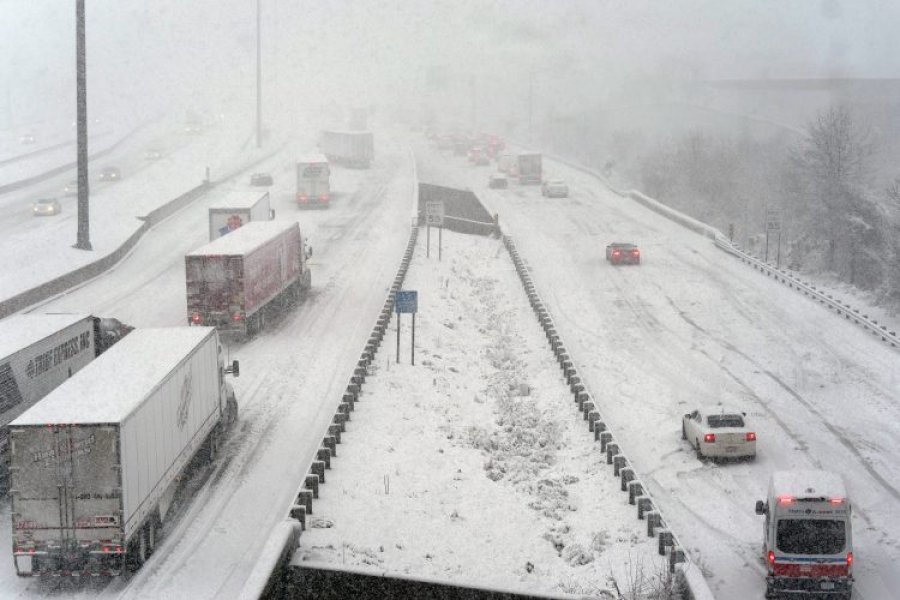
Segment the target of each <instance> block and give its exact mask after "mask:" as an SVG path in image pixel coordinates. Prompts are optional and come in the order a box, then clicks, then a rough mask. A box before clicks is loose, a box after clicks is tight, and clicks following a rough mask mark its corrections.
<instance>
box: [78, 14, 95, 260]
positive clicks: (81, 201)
mask: <svg viewBox="0 0 900 600" xmlns="http://www.w3.org/2000/svg"><path fill="white" fill-rule="evenodd" d="M84 37H85V36H84V0H76V2H75V74H76V76H75V79H76V90H75V106H76V113H77V114H76V125H77V129H78V134H77V135H78V151H77V152H78V159H77V163H78V237H77V240H76V241H75V246H74V247H75V248H77V249H78V250H92V249H93V248H91V227H90V213H89V211H88V199H89V195H88V191H89V190H88V148H87V69H86V66H85V39H84Z"/></svg>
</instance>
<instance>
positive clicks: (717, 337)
mask: <svg viewBox="0 0 900 600" xmlns="http://www.w3.org/2000/svg"><path fill="white" fill-rule="evenodd" d="M559 168H560V169H561V170H562V167H559ZM450 170H451V171H452V170H453V169H450ZM457 171H458V172H457V173H455V174H454V175H453V176H455V177H456V178H457V180H459V181H461V182H463V183H464V184H467V185H472V186H473V187H475V186H477V183H478V182H477V181H474V180H472V179H470V178H468V176H469V175H470V173H468V172H467V170H465V169H457ZM569 178H570V180H571V181H573V182H576V184H579V183H581V184H582V185H583V184H584V179H585V176H584V175H582V174H579V173H571V174H569ZM587 184H588V185H587V186H586V187H587V188H588V190H589V191H590V185H589V182H587ZM476 189H477V188H476ZM483 193H485V194H486V195H487V196H489V197H490V200H491V202H493V203H495V206H497V207H499V212H500V214H501V223H506V224H507V225H509V229H511V230H512V232H513V234H514V236H515V238H516V240H517V244H518V245H519V247H520V249H522V250H524V251H525V256H526V257H527V258H528V260H529V262H530V263H531V264H532V270H533V272H534V274H535V277H536V280H537V281H538V284H539V285H540V289H541V290H542V293H543V294H544V295H545V296H547V290H552V292H551V295H552V297H551V298H549V299H548V298H547V297H545V301H548V304H550V305H551V312H552V314H553V315H554V317H555V321H556V323H557V328H558V329H560V330H561V332H563V335H564V337H565V339H566V340H567V344H568V346H569V348H570V351H573V354H574V356H576V358H577V357H582V360H584V358H583V357H598V356H599V357H601V358H600V359H599V360H598V361H597V362H595V363H594V364H593V365H591V364H587V365H583V366H584V367H585V372H586V377H587V378H588V380H589V381H591V382H599V384H600V385H602V388H601V389H606V390H610V392H611V393H610V395H611V396H613V399H612V400H609V401H606V402H605V403H606V406H605V407H604V413H605V414H606V415H608V416H607V418H608V419H609V420H610V421H612V422H613V424H614V426H615V427H616V429H615V431H617V435H618V437H619V438H620V439H622V440H623V443H624V445H625V447H626V449H627V451H628V453H629V457H630V458H631V459H632V461H633V462H634V463H635V464H636V466H637V467H638V470H639V472H641V473H653V476H655V477H661V476H660V475H658V473H662V474H666V473H669V474H671V473H674V474H677V473H679V472H683V471H684V467H685V466H688V467H689V466H690V464H691V463H686V464H684V465H679V464H675V463H673V462H671V461H675V460H676V459H671V460H670V463H666V462H665V460H663V461H662V462H660V459H659V457H658V456H657V454H658V451H657V449H656V447H655V446H656V445H655V444H650V443H648V442H647V440H646V438H647V427H646V426H645V424H647V423H650V424H653V425H654V426H655V429H656V432H655V433H654V436H653V437H657V438H660V439H666V440H669V441H667V444H668V445H667V446H666V447H665V448H664V449H663V451H666V450H668V451H669V452H671V453H672V454H671V455H670V456H673V457H674V456H678V455H679V454H680V455H684V454H685V452H686V451H687V447H686V445H683V444H682V445H681V446H679V445H678V443H677V442H676V443H674V444H673V443H672V441H671V440H677V439H678V438H679V437H680V431H679V429H678V428H679V425H680V414H681V413H682V412H685V409H686V408H687V407H690V406H692V405H693V404H694V403H696V402H697V400H698V399H703V400H706V401H710V400H712V401H717V400H719V399H721V400H723V401H724V402H725V403H726V404H732V405H738V406H740V405H745V406H747V405H748V406H750V407H752V408H751V411H752V412H753V413H754V415H755V416H756V418H757V420H758V423H759V425H760V428H761V429H762V430H763V431H765V432H767V433H769V435H767V436H766V435H765V434H764V436H765V437H770V438H771V440H766V441H765V444H760V454H761V455H760V458H759V459H758V461H757V464H755V465H753V464H750V465H728V469H727V470H724V471H721V472H722V473H723V474H724V476H723V482H724V484H722V485H716V486H713V488H712V489H711V490H710V491H707V492H705V493H702V494H696V493H693V492H692V490H693V487H686V486H684V485H682V486H677V482H666V483H667V485H668V486H669V487H668V489H672V490H677V492H678V493H677V494H676V493H675V492H674V491H673V492H668V491H666V489H667V488H665V487H664V486H651V487H658V488H659V489H658V490H655V491H657V492H665V493H663V494H661V493H657V496H660V501H661V503H666V504H669V505H672V506H673V509H672V510H673V512H675V514H669V513H668V512H667V513H666V514H667V515H668V517H669V519H670V521H673V527H674V528H675V529H676V531H678V532H680V533H682V535H683V537H686V538H687V540H688V541H693V539H691V536H693V535H694V531H693V530H694V529H696V527H695V523H694V521H695V520H696V519H695V517H693V516H692V515H698V514H702V515H707V517H706V518H705V521H707V522H709V525H708V526H707V527H706V534H705V535H703V536H702V537H703V538H706V539H698V540H697V541H698V542H702V543H698V547H700V548H706V549H707V556H709V555H710V554H712V555H715V556H716V557H717V558H716V560H717V561H722V562H723V564H722V565H721V566H720V567H719V568H713V569H712V570H713V571H717V572H720V573H724V572H733V573H737V572H740V571H735V570H734V569H735V568H737V569H740V568H741V563H743V564H745V565H747V564H753V563H754V562H755V563H756V564H755V565H753V568H750V569H746V568H745V571H746V572H744V573H742V574H741V576H740V577H738V578H737V579H740V580H744V581H746V582H747V584H748V585H751V586H752V585H754V584H755V585H757V586H758V585H759V579H758V577H757V576H756V573H757V572H758V567H759V565H758V562H759V561H758V554H759V552H758V543H759V539H758V536H759V532H758V526H759V525H758V522H757V521H758V519H755V515H753V514H752V502H751V503H750V504H748V505H747V507H745V508H742V507H741V506H735V505H734V503H733V501H732V499H733V498H756V497H762V492H763V491H764V487H765V485H766V482H767V479H768V474H769V472H770V471H771V470H772V469H773V468H776V467H777V468H788V467H797V466H805V467H807V468H810V467H814V466H817V465H828V466H829V468H835V469H836V470H839V471H841V472H843V473H845V475H846V476H847V477H848V483H849V484H850V486H851V489H859V490H860V492H859V493H856V495H857V502H858V506H859V507H860V508H861V511H860V512H862V513H866V512H869V513H872V514H877V515H878V516H879V517H880V516H882V515H883V513H884V508H885V507H887V508H888V509H889V510H890V509H892V508H894V506H895V504H894V501H893V498H894V490H893V489H892V487H893V486H892V484H890V481H891V478H892V477H895V470H894V467H893V465H895V464H896V460H894V459H895V457H896V454H897V452H896V447H894V446H892V445H891V444H890V438H891V437H892V434H893V432H892V431H888V432H886V433H885V435H883V436H882V437H883V438H884V439H882V440H880V443H878V444H877V446H878V448H880V449H881V450H879V451H876V452H874V453H873V452H871V451H870V449H869V446H870V445H871V444H870V442H869V441H868V440H865V439H861V438H862V437H863V436H864V435H865V434H864V433H863V434H862V435H860V434H859V433H857V435H856V437H855V438H854V437H853V435H852V434H847V433H844V428H843V427H842V426H841V424H844V423H847V418H846V415H845V414H844V413H845V412H846V411H845V406H846V399H847V398H848V397H849V398H852V402H853V404H854V406H857V405H858V403H863V404H865V408H864V409H863V410H862V411H861V412H860V413H858V419H859V423H860V426H859V427H856V428H853V431H856V432H860V431H862V432H865V431H867V430H868V428H866V427H865V425H864V424H865V423H870V424H871V423H873V422H879V419H881V418H884V416H885V414H884V411H885V410H888V411H890V409H889V408H885V406H884V403H885V402H887V401H888V399H889V398H890V393H889V390H890V385H889V384H890V381H889V378H890V376H888V381H885V374H889V373H891V372H892V371H891V367H890V364H891V362H892V360H893V356H892V355H890V353H888V352H886V351H885V349H884V347H883V346H882V345H880V344H877V343H875V342H873V341H872V340H871V339H870V338H869V337H867V336H866V334H863V333H861V331H860V330H859V329H858V328H854V327H852V326H849V325H843V324H839V323H835V322H833V321H830V320H829V319H833V316H831V315H827V314H826V313H825V312H824V311H822V310H819V309H818V307H815V306H814V305H812V304H811V303H810V302H809V301H808V300H806V299H805V298H802V297H799V296H797V295H796V293H794V292H793V291H792V290H787V289H785V288H784V287H783V286H780V285H779V284H775V283H774V282H771V281H768V280H766V279H765V278H762V277H760V276H759V274H757V273H755V272H753V271H752V270H750V269H747V268H746V267H745V266H744V265H742V264H741V263H739V262H738V261H735V260H734V259H733V258H731V257H729V256H727V255H725V254H724V253H722V252H720V251H718V250H715V249H714V248H713V247H712V245H711V243H710V242H709V240H707V239H705V238H702V237H701V236H697V235H696V234H692V233H690V232H687V231H686V230H684V229H683V228H681V227H680V226H678V225H674V224H672V223H670V222H668V221H667V220H665V219H662V218H661V217H659V216H658V215H655V213H651V212H650V211H647V210H646V209H643V208H642V207H640V206H637V205H635V204H634V203H633V202H631V201H630V200H627V199H623V198H621V197H618V196H615V195H611V194H608V193H607V192H605V191H604V190H603V186H601V185H598V184H596V183H595V189H594V190H593V191H592V192H591V194H592V196H593V200H592V201H591V202H589V203H555V204H549V203H547V202H546V201H545V200H546V199H542V198H541V197H540V195H539V191H537V192H531V191H530V188H520V189H517V190H515V191H514V192H513V193H512V194H509V193H503V192H499V193H492V192H491V191H485V192H483ZM542 200H544V201H542ZM570 211H572V214H571V215H569V216H568V217H566V216H565V213H568V212H570ZM560 215H564V216H560ZM629 222H630V223H631V225H630V226H628V223H629ZM535 223H539V224H540V225H539V227H536V226H535ZM591 231H593V232H595V233H597V234H598V235H595V236H594V237H593V238H591V236H590V233H591ZM625 237H630V238H632V239H635V240H636V241H639V242H640V240H641V239H647V238H652V239H654V240H656V243H657V244H658V249H657V250H653V251H651V250H650V249H648V248H647V244H646V243H642V247H643V248H644V250H645V251H644V260H645V263H644V265H642V266H641V267H639V268H632V267H621V268H614V267H610V266H609V265H607V264H606V263H605V257H604V255H603V254H601V252H602V249H603V247H605V243H607V241H609V240H611V239H616V240H617V241H618V240H620V238H625ZM585 238H586V239H589V240H590V241H589V242H585V241H583V240H584V239H585ZM559 240H564V243H562V244H561V243H559ZM621 241H625V240H624V239H623V240H621ZM560 264H570V265H572V266H573V267H575V271H574V272H570V273H572V274H570V275H567V270H564V269H560V268H559V265H560ZM655 267H661V268H658V269H657V268H655ZM592 312H593V313H601V312H602V314H603V315H604V318H605V319H606V321H607V322H608V323H609V325H608V326H607V327H602V326H601V325H600V324H598V323H596V322H592V319H590V318H585V315H590V314H591V313H592ZM823 320H825V321H826V322H827V323H829V324H832V323H833V324H834V325H835V329H836V330H838V333H837V334H835V335H830V333H829V332H830V330H829V329H827V328H823V327H822V323H823ZM585 322H587V325H585V324H584V323H585ZM570 334H571V335H570ZM570 338H571V339H570ZM810 338H812V340H814V341H813V342H812V351H811V350H810V348H809V346H810ZM847 338H850V339H851V340H852V341H853V343H852V344H849V345H848V344H847ZM573 342H574V343H573ZM834 346H839V347H842V348H843V350H844V351H843V352H841V353H838V354H837V356H835V355H834V354H832V348H833V347H834ZM773 348H785V349H786V351H785V352H781V353H780V354H778V355H773V351H772V349H773ZM873 352H874V355H875V357H873V358H871V359H870V358H869V357H868V356H867V355H870V354H873ZM860 356H864V357H866V360H863V361H862V364H859V365H854V368H853V369H851V370H850V371H849V372H848V371H847V370H846V369H842V370H841V372H843V373H844V376H843V378H838V380H837V385H835V386H833V387H834V389H831V390H829V391H828V392H827V393H823V391H822V388H821V387H819V386H821V385H822V383H821V382H820V381H819V380H820V379H822V378H823V375H824V374H830V373H832V372H833V370H834V369H833V367H834V365H836V364H837V365H846V364H850V365H853V364H854V363H855V362H860V361H858V360H857V358H858V357H860ZM869 361H871V363H872V364H866V362H869ZM879 374H880V376H879ZM660 375H662V376H660ZM760 375H761V376H760ZM879 378H880V381H879ZM873 379H874V381H875V383H872V381H873ZM592 387H594V388H595V389H596V388H597V387H598V386H597V385H594V386H592ZM870 388H871V389H870ZM598 395H601V394H598ZM822 397H825V398H826V400H825V401H823V400H822V399H821V398H822ZM873 397H874V398H875V400H872V398H873ZM808 398H813V399H814V400H810V399H808ZM770 404H771V405H772V406H771V407H770V406H769V405H770ZM895 412H896V411H891V412H890V417H891V418H892V419H893V417H894V416H895ZM776 417H777V418H776ZM778 419H780V420H781V422H779V420H778ZM891 422H895V421H891ZM637 423H641V424H644V425H642V426H637V427H636V426H635V424H637ZM651 430H652V428H651ZM765 437H763V438H761V439H762V440H765ZM642 438H643V439H642ZM649 448H652V450H651V451H649V452H648V449H649ZM882 452H884V453H882ZM682 458H684V456H682ZM875 465H877V466H875ZM717 472H719V471H717ZM860 473H862V475H859V476H858V474H860ZM701 474H702V475H703V476H704V477H708V476H707V475H706V474H705V472H701ZM729 477H736V479H735V480H734V481H730V480H729ZM695 485H696V484H692V486H694V487H695ZM716 490H719V491H718V493H716ZM871 490H876V492H875V493H871V492H870V491H871ZM666 496H669V497H672V498H677V499H678V500H679V501H680V503H681V504H682V505H683V506H684V509H683V510H684V513H685V518H684V519H679V518H677V517H678V511H679V507H678V506H677V505H676V504H675V503H673V502H665V497H666ZM866 496H874V498H873V497H869V498H867V497H866ZM885 497H887V499H888V500H889V502H888V503H887V505H885V502H884V499H885ZM685 498H687V499H688V500H684V499H685ZM879 498H880V499H881V500H880V501H879ZM727 506H731V509H726V510H722V509H721V507H727ZM709 515H711V516H712V517H711V518H710V517H709ZM679 520H680V521H682V524H683V527H679V526H678V521H679ZM875 520H876V519H865V518H864V522H865V524H866V525H869V521H875ZM732 521H737V522H738V523H740V524H741V526H740V529H739V534H738V536H737V539H738V540H742V541H741V543H740V544H737V546H738V547H739V550H738V551H737V552H735V551H734V550H731V549H729V548H724V549H721V550H715V551H713V552H712V553H709V550H708V549H709V548H716V545H717V543H718V544H719V545H721V542H720V541H719V539H720V535H719V534H720V532H721V531H733V530H734V525H733V524H732ZM873 537H875V538H877V537H878V534H876V535H875V536H873ZM859 538H860V535H859V534H857V539H859ZM872 544H873V546H872V547H873V548H874V551H871V550H869V551H862V550H860V551H862V552H865V553H866V554H869V555H870V556H872V557H873V558H874V556H875V555H876V554H878V553H880V552H881V551H882V548H880V547H879V546H880V544H879V543H878V540H874V541H873V542H872ZM730 546H735V544H731V545H730ZM729 554H731V555H732V556H731V560H729V561H725V558H726V557H728V555H729ZM729 562H730V563H731V564H728V563H729ZM870 564H871V563H870ZM713 566H714V567H715V566H716V565H713ZM732 579H734V578H732ZM737 589H739V588H737V587H735V588H734V590H737Z"/></svg>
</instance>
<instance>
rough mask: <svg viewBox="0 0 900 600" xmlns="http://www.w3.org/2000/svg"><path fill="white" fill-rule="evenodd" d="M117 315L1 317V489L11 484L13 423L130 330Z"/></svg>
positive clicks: (21, 315) (1, 490)
mask: <svg viewBox="0 0 900 600" xmlns="http://www.w3.org/2000/svg"><path fill="white" fill-rule="evenodd" d="M130 330H131V327H128V326H127V325H123V324H122V323H121V322H119V321H118V320H116V319H101V318H99V317H95V316H92V315H86V314H63V313H56V314H18V315H13V316H11V317H8V318H6V319H3V320H2V321H0V493H5V492H6V490H7V489H8V487H9V469H8V465H9V439H8V436H7V427H6V426H7V425H8V424H9V423H10V421H12V420H13V419H15V418H16V417H18V416H19V415H21V414H22V413H23V412H25V411H26V410H28V409H29V408H31V407H32V406H33V405H34V403H35V402H37V401H38V400H40V399H41V398H43V397H44V396H46V395H47V394H48V393H49V392H50V391H51V390H53V389H54V388H56V387H57V386H58V385H60V384H61V383H62V382H64V381H65V380H66V379H68V378H69V377H71V376H72V375H74V374H75V373H77V372H78V371H80V370H81V369H82V368H83V367H84V366H85V365H87V364H88V363H90V362H91V361H92V360H94V358H96V357H97V356H98V355H99V354H101V353H102V352H103V351H104V350H105V349H106V348H108V347H109V346H111V345H112V344H113V343H115V342H116V341H117V340H118V339H119V338H120V337H121V336H123V335H125V334H127V333H128V332H129V331H130Z"/></svg>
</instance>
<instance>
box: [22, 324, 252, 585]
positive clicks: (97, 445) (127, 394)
mask: <svg viewBox="0 0 900 600" xmlns="http://www.w3.org/2000/svg"><path fill="white" fill-rule="evenodd" d="M228 373H230V374H232V375H235V376H236V375H238V374H239V365H238V362H237V361H234V362H233V363H232V364H231V365H229V366H228V367H226V365H225V358H224V352H223V348H222V346H221V345H220V343H219V338H218V335H217V333H216V330H215V329H213V328H211V327H169V328H159V329H154V328H147V329H138V330H136V331H134V332H132V333H131V334H129V335H128V336H127V337H126V338H124V339H123V340H122V341H121V342H119V343H117V344H116V345H115V346H113V347H112V348H110V349H109V350H108V351H107V352H105V353H104V354H103V355H102V356H100V357H98V358H97V359H96V360H94V361H93V362H92V363H90V364H89V365H87V366H86V367H84V368H83V369H82V370H81V371H79V372H78V374H77V375H75V376H74V377H72V378H71V379H68V380H67V381H66V382H64V383H63V384H62V385H60V386H59V387H57V388H56V389H55V390H53V391H52V392H50V393H49V394H48V395H47V396H46V397H45V398H44V399H43V400H41V402H39V403H37V404H36V405H34V406H33V407H31V408H30V409H29V410H27V411H26V412H25V413H23V414H22V415H20V416H19V417H18V418H17V419H15V420H14V421H13V422H12V423H10V426H9V433H10V441H11V459H12V460H11V469H10V473H11V483H12V487H11V489H10V492H9V496H10V512H11V515H12V547H13V559H14V561H15V567H16V573H17V574H18V575H20V576H76V577H84V576H113V575H118V574H121V573H122V572H123V571H124V570H125V569H129V570H134V569H137V568H138V567H140V566H141V565H142V564H143V563H144V562H145V561H146V560H147V559H148V558H149V556H150V555H151V554H152V553H153V550H154V549H155V548H156V547H157V546H158V542H159V534H160V530H161V527H162V525H163V523H165V521H166V518H167V517H171V512H170V509H171V507H172V499H173V498H174V496H175V492H176V490H177V488H178V483H179V481H180V480H182V479H183V478H184V476H185V474H186V473H187V472H188V469H189V467H190V466H191V465H195V464H197V462H194V461H195V459H196V461H200V460H203V461H207V460H213V459H214V458H215V456H216V454H217V452H218V450H219V444H220V441H221V438H222V436H223V434H224V433H225V432H226V429H227V427H228V426H229V425H230V424H232V423H233V422H234V421H235V420H236V419H237V411H238V407H237V400H236V398H235V395H234V391H233V389H232V387H231V384H230V383H228V382H226V380H225V375H226V374H228Z"/></svg>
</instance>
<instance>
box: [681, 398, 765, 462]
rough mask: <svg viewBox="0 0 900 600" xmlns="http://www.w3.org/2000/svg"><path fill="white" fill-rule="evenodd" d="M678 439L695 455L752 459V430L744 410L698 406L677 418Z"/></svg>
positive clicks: (754, 453)
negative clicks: (688, 446)
mask: <svg viewBox="0 0 900 600" xmlns="http://www.w3.org/2000/svg"><path fill="white" fill-rule="evenodd" d="M681 439H683V440H687V442H688V443H689V444H690V445H691V446H692V447H693V448H694V451H695V452H696V453H697V458H699V459H701V460H702V459H704V458H707V457H709V458H739V457H740V458H749V459H751V460H752V459H753V458H756V431H754V429H753V428H752V427H751V426H750V424H749V423H748V421H747V413H744V412H741V411H739V410H730V409H726V408H723V407H721V406H714V407H708V408H698V409H697V410H695V411H694V412H691V413H688V414H686V415H684V416H683V417H682V419H681Z"/></svg>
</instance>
